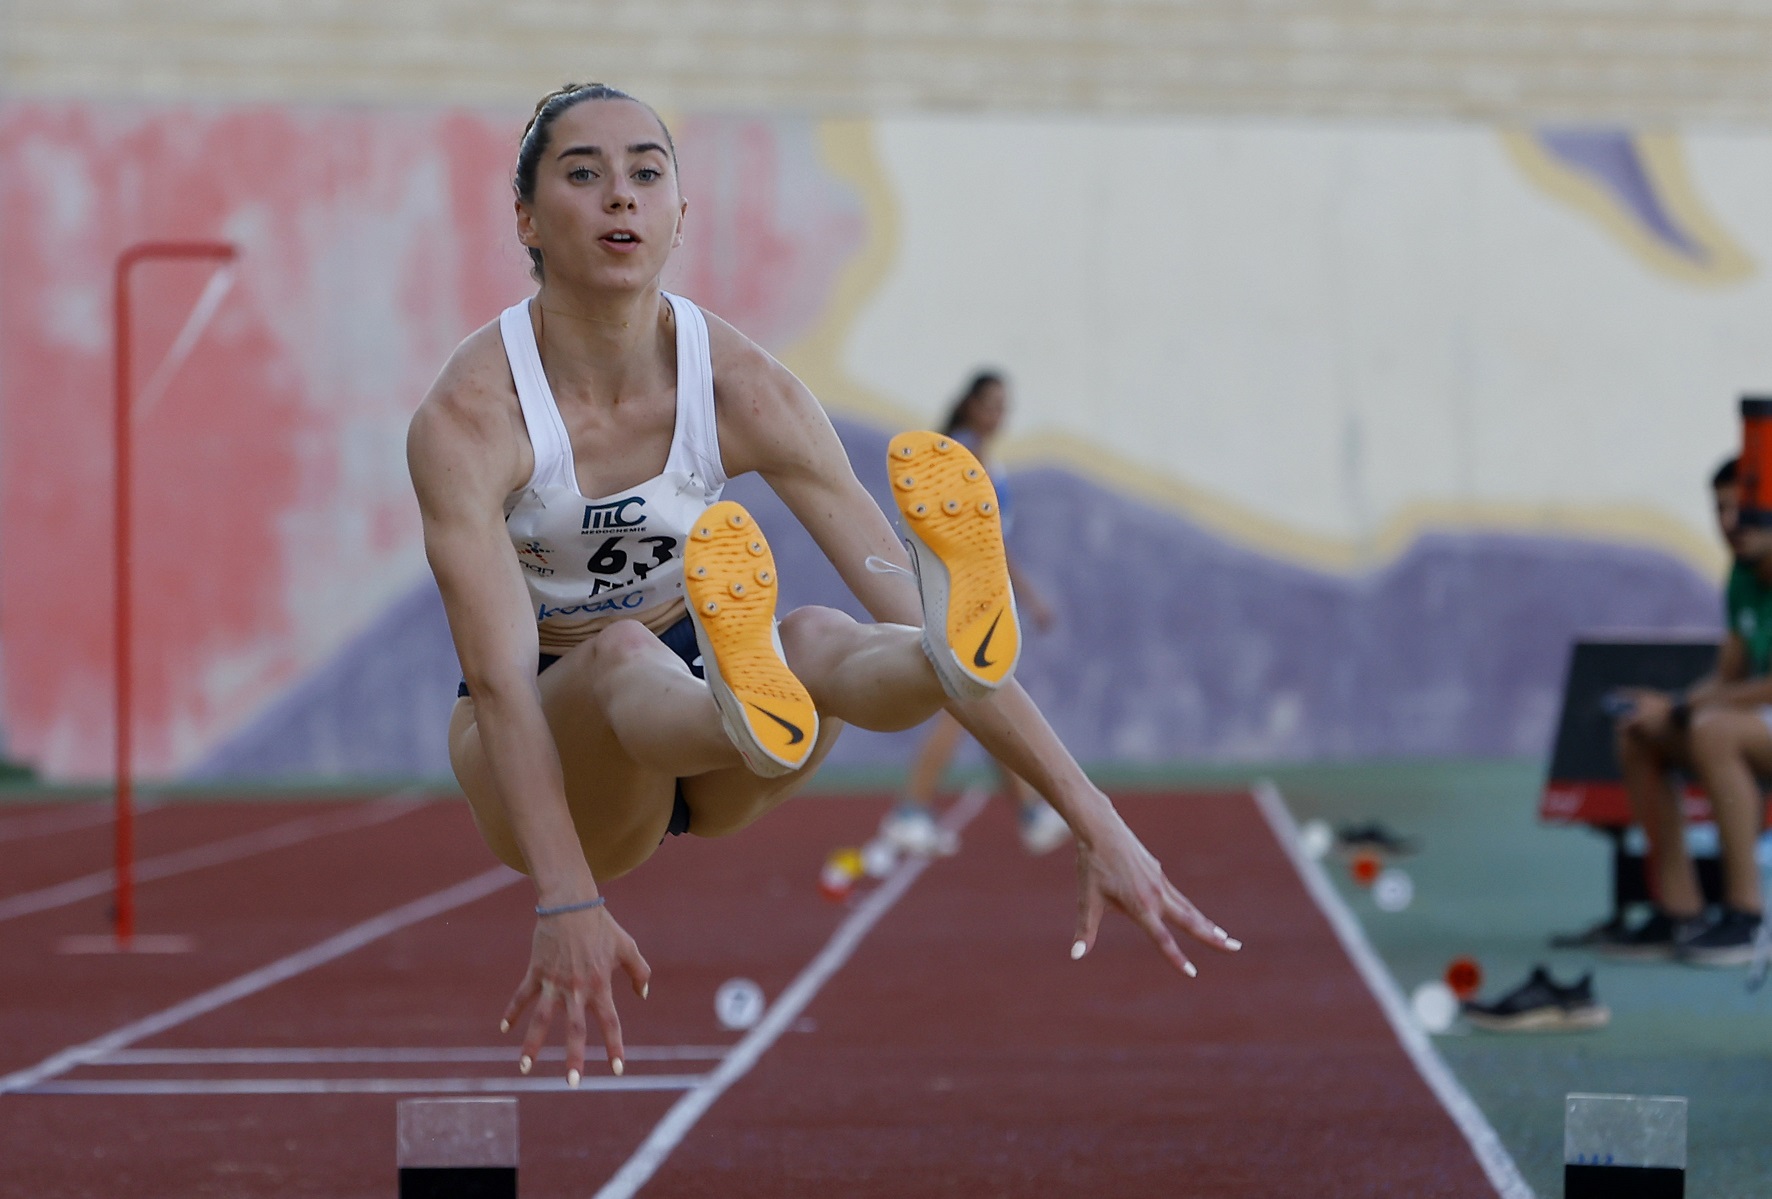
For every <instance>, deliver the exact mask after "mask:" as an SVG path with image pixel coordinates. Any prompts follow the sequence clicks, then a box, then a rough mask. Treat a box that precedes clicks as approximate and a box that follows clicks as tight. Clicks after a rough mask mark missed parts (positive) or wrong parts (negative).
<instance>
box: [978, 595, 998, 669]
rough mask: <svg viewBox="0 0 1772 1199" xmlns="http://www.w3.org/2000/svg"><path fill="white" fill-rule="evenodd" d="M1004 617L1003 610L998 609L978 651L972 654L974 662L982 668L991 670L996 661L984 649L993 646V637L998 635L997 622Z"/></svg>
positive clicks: (979, 644)
mask: <svg viewBox="0 0 1772 1199" xmlns="http://www.w3.org/2000/svg"><path fill="white" fill-rule="evenodd" d="M1002 619H1003V610H1002V609H1001V608H999V609H997V617H996V619H995V620H993V621H991V627H990V628H988V629H986V630H985V634H984V640H983V641H980V642H979V643H978V652H977V653H976V654H973V655H972V664H973V665H974V666H976V667H978V668H979V669H980V670H989V669H990V668H991V667H993V666H995V665H996V663H995V662H993V661H991V660H990V659H989V658H987V657H985V656H984V651H985V650H987V649H989V648H991V638H992V637H995V636H996V635H997V624H998V622H999V621H1001V620H1002Z"/></svg>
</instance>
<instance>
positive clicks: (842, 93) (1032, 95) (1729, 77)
mask: <svg viewBox="0 0 1772 1199" xmlns="http://www.w3.org/2000/svg"><path fill="white" fill-rule="evenodd" d="M589 75H595V76H600V77H602V78H604V79H605V80H607V81H610V82H616V83H620V84H623V85H626V86H629V87H630V88H633V89H635V90H638V91H640V92H643V93H644V94H646V95H648V96H650V97H652V98H653V99H655V100H656V101H657V102H659V103H660V104H662V105H667V106H671V107H680V108H685V109H702V110H706V109H719V108H761V109H783V108H787V109H803V110H813V111H825V112H843V111H871V112H893V111H915V110H925V109H992V110H1001V111H1036V112H1038V111H1053V110H1079V109H1080V110H1084V111H1090V112H1098V113H1166V114H1200V115H1205V114H1299V115H1305V114H1313V115H1314V114H1321V115H1343V116H1349V115H1359V116H1378V117H1387V116H1410V117H1414V116H1439V117H1448V116H1449V117H1466V118H1480V119H1485V120H1508V119H1535V120H1536V119H1555V118H1565V119H1574V120H1596V119H1603V120H1617V121H1622V122H1627V123H1631V124H1636V125H1642V124H1658V123H1660V124H1672V123H1681V124H1685V123H1691V122H1705V123H1720V124H1732V125H1745V126H1764V125H1766V124H1768V123H1769V122H1772V2H1769V0H1607V2H1605V3H1594V2H1593V0H1539V2H1537V3H1521V2H1517V0H1516V2H1507V0H1481V2H1480V3H1460V2H1457V0H1393V2H1391V3H1379V2H1377V0H1275V2H1271V3H1262V4H1252V3H1247V2H1246V0H853V2H849V3H831V2H828V0H823V2H821V0H602V2H600V3H599V2H595V0H506V2H500V0H309V2H302V3H293V2H290V0H0V87H3V88H5V90H6V91H7V92H8V93H10V94H12V95H14V96H56V95H70V94H80V95H84V96H87V97H90V98H108V97H117V96H148V97H157V98H166V99H186V98H222V99H242V98H263V99H273V100H290V99H304V100H337V99H345V100H361V101H369V102H378V103H381V102H395V103H404V102H418V103H437V102H444V103H451V104H476V105H477V104H488V105H497V106H503V105H507V104H521V103H524V102H526V101H530V100H532V99H533V98H534V97H535V96H536V95H537V94H538V93H539V92H541V91H543V90H545V89H546V88H548V87H551V86H553V85H555V84H557V83H559V82H561V81H562V80H564V79H567V78H572V79H580V78H584V77H586V76H589Z"/></svg>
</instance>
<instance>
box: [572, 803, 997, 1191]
mask: <svg viewBox="0 0 1772 1199" xmlns="http://www.w3.org/2000/svg"><path fill="white" fill-rule="evenodd" d="M989 799H990V792H989V791H987V790H985V789H984V788H982V787H973V788H970V789H968V790H967V791H966V793H965V794H964V795H962V796H961V797H960V798H959V800H958V801H957V802H956V803H955V804H954V806H953V807H951V808H949V809H948V812H947V814H946V815H945V816H944V817H943V818H942V821H941V823H942V825H943V827H945V828H949V829H952V830H953V831H955V832H959V831H960V830H961V829H964V828H965V827H966V826H967V825H968V824H969V823H971V821H972V818H973V817H975V816H977V815H978V813H979V812H980V811H982V810H983V808H984V805H985V803H986V801H988V800H989ZM929 861H930V859H928V858H907V859H906V860H905V861H904V862H903V863H902V864H901V865H900V866H899V867H898V869H896V870H894V871H893V872H892V873H891V874H890V875H888V876H887V877H886V881H884V882H883V883H881V884H880V886H879V889H878V890H876V891H874V892H873V893H872V894H870V895H869V896H868V897H867V898H866V899H864V900H862V901H861V903H860V904H859V905H857V907H856V909H855V910H854V911H853V912H851V913H850V914H849V916H848V918H847V919H845V920H844V921H843V923H842V924H839V925H838V926H837V931H836V932H834V933H832V934H831V939H830V940H829V941H826V942H825V946H824V948H823V949H821V950H819V952H818V956H817V957H815V958H813V959H812V961H811V962H809V963H807V965H806V968H805V969H804V970H802V971H800V974H799V977H797V978H796V979H794V981H793V982H791V983H789V984H788V988H787V990H785V991H783V992H782V993H781V994H780V996H778V997H777V998H776V1000H775V1002H774V1003H773V1004H771V1005H770V1007H769V1010H768V1012H767V1014H765V1015H764V1017H763V1019H762V1020H761V1021H760V1022H759V1023H758V1024H757V1026H756V1027H755V1028H753V1029H751V1031H750V1032H748V1033H746V1034H745V1037H744V1039H743V1040H742V1041H740V1042H739V1043H738V1044H737V1045H735V1046H733V1047H732V1052H731V1053H728V1054H727V1055H726V1060H725V1061H723V1062H721V1063H720V1064H719V1065H718V1066H716V1067H715V1068H714V1069H713V1070H712V1071H711V1072H710V1073H708V1074H706V1075H704V1076H703V1077H702V1080H701V1082H699V1083H697V1084H696V1086H695V1089H694V1090H692V1091H690V1092H689V1093H688V1094H687V1095H684V1096H683V1097H682V1098H681V1099H679V1100H677V1102H676V1103H674V1104H672V1105H671V1110H670V1111H668V1112H666V1113H665V1116H664V1119H662V1120H660V1121H659V1122H658V1124H657V1126H656V1127H654V1128H653V1130H652V1133H651V1135H649V1136H648V1137H647V1138H646V1140H645V1141H644V1142H642V1143H641V1145H640V1147H639V1148H638V1149H636V1150H634V1154H633V1156H632V1157H630V1158H628V1160H627V1161H626V1163H624V1164H623V1165H622V1168H621V1169H620V1170H617V1171H616V1172H615V1176H614V1177H613V1178H611V1179H610V1180H609V1181H608V1182H606V1183H604V1184H603V1188H602V1189H601V1190H599V1191H598V1192H597V1195H596V1199H629V1197H630V1196H632V1195H633V1194H634V1192H636V1191H638V1190H639V1189H640V1188H641V1187H643V1186H645V1185H646V1182H647V1180H648V1179H650V1178H651V1177H652V1176H653V1174H655V1173H657V1172H658V1168H659V1167H660V1166H662V1165H663V1164H664V1161H665V1158H667V1157H669V1156H670V1155H671V1151H672V1150H674V1149H675V1148H676V1147H677V1145H678V1144H679V1143H681V1142H682V1140H683V1138H684V1137H685V1136H687V1135H688V1134H689V1130H690V1129H691V1128H694V1127H695V1122H696V1121H697V1120H699V1119H701V1117H702V1115H703V1114H704V1113H706V1111H707V1110H708V1108H710V1107H712V1106H713V1104H714V1101H715V1100H717V1099H718V1098H720V1096H721V1095H722V1094H724V1093H725V1092H726V1089H727V1088H728V1087H730V1086H731V1085H732V1084H733V1083H735V1082H737V1081H738V1080H739V1079H741V1078H743V1077H744V1076H745V1074H747V1073H748V1072H749V1071H750V1069H751V1067H752V1066H754V1065H756V1064H757V1061H758V1059H760V1058H761V1057H762V1056H763V1055H764V1054H765V1053H766V1052H768V1050H769V1047H770V1046H771V1045H773V1044H775V1042H776V1041H777V1040H778V1039H780V1037H781V1034H782V1033H784V1032H786V1031H787V1029H788V1026H789V1025H790V1024H792V1023H793V1022H794V1021H795V1020H796V1019H797V1018H799V1015H800V1013H801V1012H803V1011H805V1010H806V1005H807V1004H809V1003H811V1002H812V1000H813V998H814V997H816V996H817V994H818V992H819V988H821V987H823V986H824V984H825V983H826V982H827V981H829V979H830V977H831V975H833V974H835V973H836V972H837V971H838V970H839V969H841V968H842V966H843V963H844V962H846V961H848V960H849V955H850V954H852V953H854V952H855V947H856V946H857V945H858V944H860V943H861V939H862V938H863V937H865V936H867V935H868V931H869V930H870V929H872V928H873V927H874V925H875V924H877V923H879V921H880V917H882V916H884V915H885V914H886V913H887V912H888V911H890V910H891V909H892V905H894V904H895V903H897V902H898V901H899V899H901V898H902V897H903V896H904V893H905V892H906V891H908V890H910V887H911V884H912V883H914V882H916V881H917V876H918V875H920V874H922V873H923V871H924V870H926V869H927V868H928V866H929Z"/></svg>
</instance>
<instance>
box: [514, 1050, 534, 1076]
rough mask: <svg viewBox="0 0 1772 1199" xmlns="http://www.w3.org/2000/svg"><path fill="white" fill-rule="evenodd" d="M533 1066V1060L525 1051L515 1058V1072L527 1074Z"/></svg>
mask: <svg viewBox="0 0 1772 1199" xmlns="http://www.w3.org/2000/svg"><path fill="white" fill-rule="evenodd" d="M534 1066H535V1061H534V1060H533V1059H532V1058H531V1057H530V1056H529V1055H528V1054H527V1053H525V1054H524V1055H523V1056H522V1057H520V1058H518V1059H517V1073H519V1074H527V1073H529V1071H530V1070H531V1069H532V1068H533V1067H534Z"/></svg>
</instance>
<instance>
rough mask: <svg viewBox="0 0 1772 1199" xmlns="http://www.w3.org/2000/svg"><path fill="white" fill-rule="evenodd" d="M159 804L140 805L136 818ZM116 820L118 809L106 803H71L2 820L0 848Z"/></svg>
mask: <svg viewBox="0 0 1772 1199" xmlns="http://www.w3.org/2000/svg"><path fill="white" fill-rule="evenodd" d="M159 807H160V805H159V804H150V803H145V802H144V803H137V804H136V805H135V814H136V815H137V816H138V817H140V816H145V815H147V814H148V813H149V812H153V811H157V810H158V809H159ZM115 816H116V809H115V808H114V807H113V806H112V805H111V804H109V803H107V802H105V801H103V800H81V801H80V802H79V803H70V804H67V805H66V806H65V807H63V808H61V809H59V810H57V811H53V812H33V813H31V814H30V815H29V816H11V817H8V818H6V819H4V820H0V844H5V843H6V842H8V841H24V840H26V839H28V838H30V837H48V836H51V835H53V834H55V833H70V832H74V831H76V830H78V829H83V828H93V827H95V826H97V825H100V824H109V823H111V821H112V819H113V818H114V817H115Z"/></svg>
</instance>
